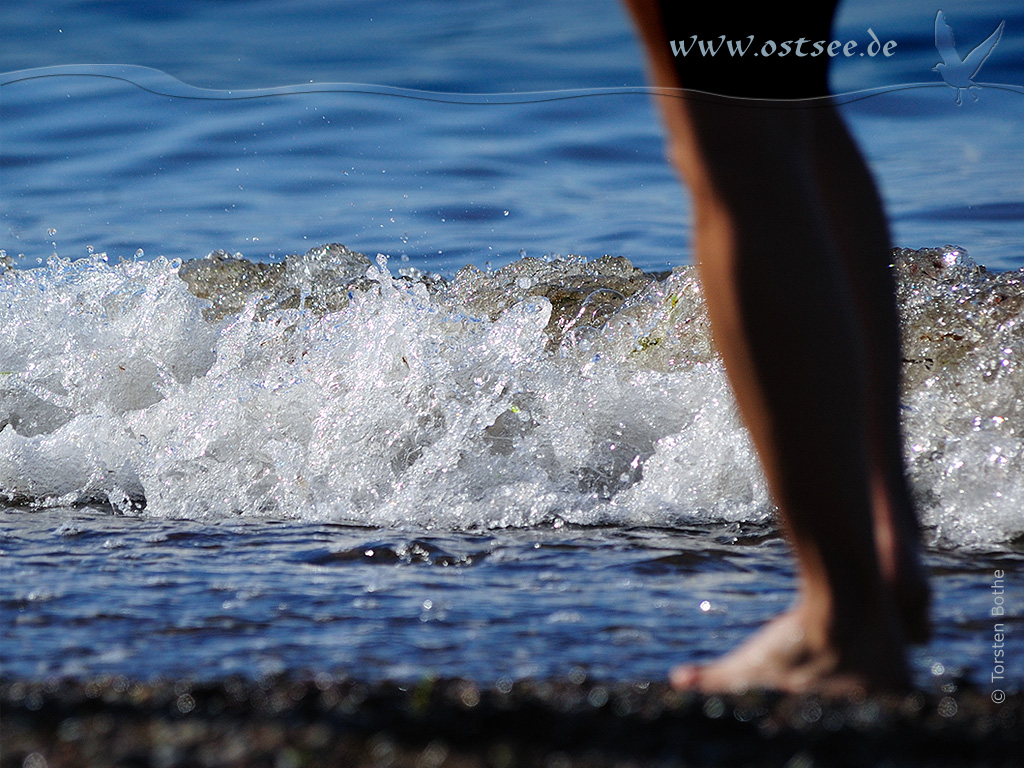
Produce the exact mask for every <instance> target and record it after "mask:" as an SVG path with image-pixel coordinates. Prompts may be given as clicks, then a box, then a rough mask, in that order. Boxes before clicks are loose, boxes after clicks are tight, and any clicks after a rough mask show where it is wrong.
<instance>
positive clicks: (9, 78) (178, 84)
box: [0, 64, 1024, 107]
mask: <svg viewBox="0 0 1024 768" xmlns="http://www.w3.org/2000/svg"><path fill="white" fill-rule="evenodd" d="M58 77H91V78H97V79H106V80H114V81H119V82H124V83H127V84H129V85H132V86H134V87H136V88H139V89H140V90H142V91H145V92H147V93H151V94H153V95H155V96H165V97H167V98H173V99H184V100H193V101H249V100H255V99H267V98H273V97H276V96H304V95H305V96H308V95H314V94H319V93H350V94H356V95H369V96H391V97H394V98H402V99H409V100H412V101H422V102H430V103H440V104H465V105H476V106H502V105H512V104H543V103H549V102H555V101H568V100H571V99H581V98H593V97H595V96H632V95H643V96H667V97H671V98H683V99H689V98H717V99H723V98H724V99H735V101H737V102H741V103H743V104H745V105H749V106H756V105H757V103H758V102H765V103H770V104H772V105H773V106H776V107H778V106H779V105H780V102H781V103H786V102H791V103H792V105H793V106H812V105H815V104H820V105H822V106H823V105H826V104H837V103H838V104H846V103H851V102H854V101H860V100H862V99H866V98H870V97H872V96H878V95H882V94H885V93H892V92H895V91H902V90H908V89H914V88H945V87H947V86H946V84H945V83H943V82H928V83H904V84H898V85H888V86H879V87H876V88H867V89H863V90H858V91H848V92H844V93H839V94H831V95H824V96H818V97H813V98H807V99H785V100H773V99H750V98H735V97H727V96H722V95H720V94H715V93H710V92H704V91H684V90H681V89H674V88H655V87H650V86H620V87H611V88H579V89H566V90H558V91H524V92H522V93H515V92H503V93H456V92H443V91H423V90H416V89H412V88H399V87H395V86H387V85H373V84H367V83H316V84H309V85H287V86H275V87H269V88H256V89H244V90H238V91H236V90H229V89H209V88H199V87H197V86H193V85H189V84H187V83H184V82H182V81H181V80H178V79H177V78H175V77H174V76H173V75H170V74H167V73H166V72H164V71H163V70H159V69H154V68H152V67H141V66H136V65H128V64H125V65H119V64H76V65H62V66H54V67H40V68H37V69H24V70H17V71H13V72H5V73H0V88H2V87H5V86H10V85H15V84H17V83H23V82H27V81H30V80H40V79H47V78H58ZM979 85H982V86H984V87H988V88H997V89H1001V90H1007V91H1011V92H1014V93H1020V94H1021V95H1024V87H1022V86H1017V85H1010V84H1002V83H982V84H979Z"/></svg>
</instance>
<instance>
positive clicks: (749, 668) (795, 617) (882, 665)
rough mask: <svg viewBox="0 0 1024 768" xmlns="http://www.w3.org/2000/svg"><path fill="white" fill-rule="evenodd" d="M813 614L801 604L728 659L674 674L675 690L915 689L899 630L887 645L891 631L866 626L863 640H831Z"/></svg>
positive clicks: (852, 692) (853, 692) (846, 693)
mask: <svg viewBox="0 0 1024 768" xmlns="http://www.w3.org/2000/svg"><path fill="white" fill-rule="evenodd" d="M808 616H810V612H808V611H805V610H803V609H802V608H801V607H799V606H797V607H796V608H793V609H792V610H790V611H789V612H788V613H784V614H782V615H780V616H778V617H776V618H775V619H773V620H772V621H770V622H769V623H768V624H766V625H765V626H764V627H762V628H761V629H760V630H759V631H758V632H757V633H756V634H755V635H753V636H752V637H751V638H750V639H749V640H747V641H746V642H745V643H744V644H743V645H741V646H740V647H739V648H738V649H736V650H735V651H733V652H732V653H730V654H728V655H727V656H724V657H722V658H721V659H719V660H717V661H715V662H712V663H710V664H707V665H703V666H700V665H684V666H680V667H676V668H675V669H673V670H672V672H671V674H670V676H669V678H670V681H671V683H672V686H673V687H674V688H676V689H678V690H692V691H699V692H701V693H725V694H735V693H743V692H746V691H749V690H772V691H780V692H783V693H818V694H822V695H825V696H834V697H843V698H846V697H853V696H858V695H862V694H864V693H868V692H875V691H882V690H901V689H905V688H908V687H909V685H910V682H909V681H910V677H909V673H908V670H907V667H906V663H905V660H904V658H903V653H902V643H901V639H900V638H899V637H898V635H899V633H898V632H897V633H896V635H897V638H896V639H895V640H891V641H889V642H885V641H883V640H882V637H883V636H884V635H886V634H887V633H886V632H884V631H882V630H880V629H879V628H877V627H872V626H864V627H862V628H861V630H860V631H858V633H857V634H858V635H860V636H859V637H856V638H854V637H849V636H847V637H842V638H838V640H839V642H835V641H832V642H830V641H828V640H827V639H826V638H825V637H823V636H821V633H815V632H813V631H811V628H810V627H811V625H810V623H809V622H808V620H807V618H808ZM815 634H818V635H819V637H815ZM888 634H890V635H891V633H888Z"/></svg>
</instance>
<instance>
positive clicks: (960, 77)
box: [932, 11, 1006, 106]
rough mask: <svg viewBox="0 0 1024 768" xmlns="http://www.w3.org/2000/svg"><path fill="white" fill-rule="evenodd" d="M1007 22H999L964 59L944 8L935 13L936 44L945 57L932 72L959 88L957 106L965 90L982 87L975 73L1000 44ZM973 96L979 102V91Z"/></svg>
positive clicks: (969, 90)
mask: <svg viewBox="0 0 1024 768" xmlns="http://www.w3.org/2000/svg"><path fill="white" fill-rule="evenodd" d="M1005 25H1006V22H1005V21H1001V22H999V26H998V27H996V31H995V32H993V33H992V34H991V35H989V36H988V37H986V38H985V40H984V42H982V43H981V44H980V45H979V46H978V47H977V48H975V49H974V50H973V51H971V52H970V53H969V54H967V57H966V58H964V59H961V58H960V54H959V53H957V52H956V43H955V42H954V41H953V30H952V28H951V27H950V26H949V24H947V23H946V15H945V14H944V13H943V12H942V11H939V12H938V13H937V14H935V47H936V48H937V49H938V50H939V56H941V57H942V61H940V62H939V63H938V64H936V65H935V66H934V67H932V71H933V72H938V73H939V74H940V75H942V79H943V80H945V81H946V85H948V86H949V87H950V88H953V89H954V90H956V103H957V106H959V105H960V104H962V103H963V97H962V94H961V92H962V91H964V90H966V91H967V92H968V93H971V88H980V87H981V86H979V85H977V84H976V83H975V82H974V76H975V75H977V74H978V70H979V69H981V65H982V64H983V63H984V62H985V59H987V58H988V55H989V54H990V53H992V49H993V48H995V47H996V43H998V42H999V38H1000V37H1002V36H1003V27H1004V26H1005ZM971 96H972V97H973V98H974V100H975V101H977V100H978V97H977V96H976V95H975V94H973V93H971Z"/></svg>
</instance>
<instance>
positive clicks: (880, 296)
mask: <svg viewBox="0 0 1024 768" xmlns="http://www.w3.org/2000/svg"><path fill="white" fill-rule="evenodd" d="M810 116H811V120H812V125H813V132H812V150H813V152H814V168H815V175H816V177H817V179H818V187H819V189H820V190H821V198H822V200H823V202H824V203H825V208H826V212H827V214H828V217H829V222H830V225H831V227H832V232H833V234H834V236H835V239H836V243H837V245H838V247H839V253H840V257H841V258H842V260H843V264H844V266H845V269H846V275H847V279H848V280H849V284H850V286H851V288H852V291H853V296H854V301H855V305H856V309H857V316H858V319H859V322H860V324H861V327H862V328H864V329H865V331H866V333H865V338H866V340H867V344H868V348H867V352H868V373H869V381H868V383H869V392H870V398H869V401H868V408H869V414H868V417H869V421H868V424H869V430H870V432H869V438H870V447H871V482H872V494H873V512H874V520H875V541H876V545H877V549H878V558H879V566H880V567H881V569H882V576H883V578H884V579H885V581H886V583H887V584H888V585H889V587H890V588H891V589H892V590H893V591H894V593H895V595H896V600H897V603H898V606H899V608H900V615H901V618H902V620H903V622H904V629H905V630H906V632H907V636H908V638H909V639H910V640H911V641H913V642H926V641H927V640H928V637H929V634H930V627H929V624H928V603H929V589H928V582H927V578H926V576H925V571H924V567H923V565H922V563H921V560H920V552H919V549H920V547H919V543H918V541H919V537H920V531H919V527H918V522H917V518H916V517H915V515H914V510H913V504H912V502H911V498H910V491H909V488H908V487H907V482H906V477H905V475H904V464H903V452H902V448H903V437H902V434H901V431H900V421H899V391H900V358H901V355H900V338H899V320H898V317H897V312H896V303H895V299H894V294H895V286H894V283H893V276H892V273H891V272H890V269H889V257H890V241H889V237H888V227H887V225H886V221H885V216H884V213H883V211H882V205H881V202H880V200H879V197H878V192H877V190H876V189H875V185H874V182H873V180H872V178H871V174H870V172H869V171H868V169H867V167H866V165H865V163H864V159H863V158H862V157H861V154H860V152H859V151H858V150H857V147H856V145H855V144H854V142H853V140H852V138H851V137H850V135H849V133H848V131H847V129H846V126H845V125H844V124H843V122H842V120H841V119H840V117H839V115H837V114H836V112H835V111H834V110H831V109H828V110H814V111H812V112H811V113H810Z"/></svg>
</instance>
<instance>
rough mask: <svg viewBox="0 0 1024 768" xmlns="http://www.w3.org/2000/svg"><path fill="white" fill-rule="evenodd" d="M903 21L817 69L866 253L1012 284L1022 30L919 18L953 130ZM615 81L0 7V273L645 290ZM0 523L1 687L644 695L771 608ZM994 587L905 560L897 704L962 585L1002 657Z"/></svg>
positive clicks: (522, 16)
mask: <svg viewBox="0 0 1024 768" xmlns="http://www.w3.org/2000/svg"><path fill="white" fill-rule="evenodd" d="M937 10H938V8H937V7H936V6H935V5H934V3H928V2H923V1H922V0H914V1H913V2H903V3H899V4H893V3H887V2H881V0H866V1H865V2H858V3H849V4H847V5H846V6H844V8H843V11H842V13H841V15H840V17H839V19H838V22H837V27H836V31H835V37H836V38H837V39H840V40H846V39H857V40H862V41H866V40H867V39H868V38H867V31H866V30H867V29H868V28H869V27H870V28H871V29H872V30H874V32H875V33H876V34H877V35H878V36H879V37H880V38H881V39H883V40H890V39H892V40H896V41H897V43H898V46H897V48H896V53H895V55H894V56H892V57H891V58H889V59H885V60H883V59H877V58H867V57H865V58H851V59H847V60H844V59H837V60H836V61H835V62H834V64H835V66H834V71H833V89H834V90H835V91H836V92H837V93H842V94H846V95H848V96H850V98H848V99H847V101H848V103H847V104H846V105H845V106H844V107H843V110H844V113H845V115H846V116H847V118H848V120H849V121H850V123H851V124H852V126H853V129H854V132H855V133H856V135H857V137H858V138H859V139H860V141H861V143H862V145H863V147H864V150H865V153H866V155H867V157H868V160H869V162H870V164H871V166H872V168H873V170H874V171H875V173H876V174H877V176H878V180H879V184H880V187H881V190H882V193H883V196H884V198H885V200H886V203H887V206H888V210H889V213H890V216H891V221H892V227H893V233H894V239H895V243H896V244H897V245H900V246H904V247H915V248H917V247H925V246H934V245H941V244H943V243H947V242H950V243H956V244H959V245H961V246H964V247H965V248H967V250H968V251H969V252H970V253H971V254H972V255H973V256H974V258H975V259H976V260H977V261H978V262H980V263H982V264H985V265H987V266H989V267H992V268H997V269H1009V268H1019V267H1021V266H1024V145H1022V143H1021V136H1024V92H1022V90H1021V87H1022V85H1024V66H1022V62H1024V8H1022V7H1021V5H1020V3H1019V2H1016V1H1014V0H998V1H995V2H966V0H959V1H957V2H949V3H943V5H942V10H943V11H944V12H945V14H946V17H947V19H948V21H949V23H950V24H951V26H953V28H954V29H955V31H956V35H957V41H958V45H961V46H963V47H964V50H969V49H970V47H972V46H973V45H976V44H977V43H978V42H980V41H981V40H983V39H984V38H985V37H986V36H987V35H988V34H989V33H990V32H991V31H992V30H994V29H995V28H996V26H997V25H998V24H999V22H1000V21H1005V23H1006V26H1005V31H1004V34H1003V37H1002V39H1001V41H1000V42H999V44H998V45H997V47H996V48H995V49H994V51H993V53H992V55H991V56H990V57H989V60H988V61H987V62H986V63H985V65H984V67H983V69H982V71H981V74H980V75H979V77H978V80H979V82H980V83H982V84H983V87H982V88H981V89H980V90H978V91H976V92H975V93H974V94H973V95H968V96H965V98H964V100H963V103H962V105H959V106H958V105H957V104H956V103H955V100H954V97H955V94H954V92H953V91H952V90H951V89H950V88H948V87H947V86H945V85H944V84H943V83H942V81H941V80H940V79H939V77H938V75H937V74H936V73H934V72H933V71H932V70H931V68H932V66H934V64H935V63H936V62H937V61H938V56H937V53H936V49H935V46H934V39H933V24H934V19H935V14H936V11H937ZM101 65H103V66H101ZM644 77H645V76H644V69H643V61H642V57H641V52H640V48H639V45H638V42H637V40H636V38H635V36H634V34H633V31H632V29H631V27H630V25H629V22H628V19H627V17H626V14H625V13H624V12H623V10H622V8H621V7H620V6H619V5H618V4H617V3H615V2H613V1H612V0H565V1H564V2H558V3H551V2H546V1H544V0H515V2H512V1H511V0H492V1H489V2H484V1H482V0H460V1H459V2H441V0H408V1H406V2H374V1H373V0H353V1H351V2H337V3H321V2H312V0H304V1H302V2H289V3H280V2H270V1H269V0H258V1H254V2H218V3H208V2H198V1H194V0H192V1H190V0H174V2H170V1H167V2H148V3H129V2H78V1H72V0H68V1H66V2H61V1H59V0H42V1H38V0H33V1H32V2H29V1H28V0H5V2H4V3H3V6H2V8H0V249H3V251H5V253H6V259H7V264H8V265H14V266H16V267H21V268H30V267H35V266H37V265H38V264H40V263H43V262H45V261H46V259H47V258H48V257H49V256H50V255H51V254H52V253H54V252H57V253H59V254H60V255H61V256H62V257H66V258H80V257H85V256H86V255H87V254H89V253H90V252H95V253H107V254H108V255H109V257H110V259H111V260H112V261H116V260H118V259H126V258H132V257H133V256H134V255H135V254H137V253H139V255H140V256H141V257H142V258H151V257H155V256H157V255H158V254H162V255H166V256H168V257H170V258H183V259H187V258H201V257H203V256H205V255H206V254H208V253H209V252H211V251H214V250H216V249H224V250H226V251H228V252H230V253H236V252H238V253H241V254H243V255H244V256H246V257H247V258H250V259H254V260H279V259H281V258H283V257H284V255H285V254H288V253H302V252H305V251H306V250H307V249H309V248H310V247H312V246H316V245H319V244H321V243H325V242H341V243H344V244H346V245H348V246H350V247H352V248H354V249H357V250H360V251H364V252H367V253H370V254H371V255H372V254H375V253H378V252H380V253H384V254H388V255H389V256H392V257H393V258H394V259H396V260H399V261H401V262H403V263H405V264H408V265H409V266H414V267H417V268H419V269H421V270H423V271H427V272H434V271H436V272H441V273H451V272H453V271H454V270H456V269H458V268H459V267H461V266H462V265H463V264H466V263H474V264H476V265H478V266H480V267H484V266H486V265H492V266H495V267H497V266H500V265H502V264H506V263H508V262H510V261H512V260H514V259H517V258H519V257H520V255H521V254H522V253H524V252H525V253H526V254H528V255H533V256H543V255H545V254H569V253H579V254H583V255H586V256H590V257H597V256H600V255H602V254H605V253H610V254H613V255H616V256H626V257H628V258H629V259H631V260H632V261H633V262H634V263H635V264H637V265H638V266H640V267H643V268H645V269H649V270H662V269H666V268H669V267H671V266H674V265H677V264H681V263H686V262H688V261H689V260H690V251H689V236H690V229H689V224H688V218H689V202H688V200H687V197H686V194H685V192H684V191H683V189H682V188H681V187H680V185H679V183H678V181H677V179H676V178H675V176H674V175H673V173H672V172H671V170H670V169H669V167H668V166H667V164H666V163H665V159H664V149H663V142H664V137H663V131H662V127H661V125H660V123H659V121H658V118H657V115H656V113H655V111H654V108H653V105H652V101H651V98H650V96H649V95H648V94H647V93H645V92H644V88H645V86H646V82H645V79H644ZM331 84H335V85H331ZM355 84H365V85H368V86H373V87H359V86H358V85H355ZM268 89H270V90H268ZM274 89H276V90H274ZM397 89H404V90H397ZM472 94H491V95H494V94H505V95H506V96H505V98H503V99H487V98H469V99H467V98H464V97H465V96H466V95H472ZM531 94H533V95H531ZM858 94H859V95H858ZM975 96H976V97H977V99H975V98H974V97H975ZM751 170H752V172H754V171H755V169H751ZM140 252H141V253H140ZM0 515H2V523H3V527H2V529H0V550H2V551H0V555H2V556H3V561H2V563H3V565H2V568H3V578H2V582H3V587H2V588H0V597H2V600H0V608H2V618H3V621H2V622H0V623H2V626H3V627H4V629H3V634H2V638H3V651H2V654H3V665H4V671H5V674H9V675H10V674H13V675H16V676H23V677H33V676H34V677H45V676H49V675H64V674H71V675H80V676H87V675H90V674H96V673H110V674H130V675H135V676H139V677H148V676H153V675H169V676H174V675H185V674H192V675H195V676H198V677H213V676H218V675H223V674H233V673H241V674H253V675H255V674H260V673H262V672H278V671H294V670H298V669H307V668H310V667H312V668H314V669H331V670H341V671H342V672H344V673H347V674H356V675H362V676H365V677H385V676H393V677H401V678H416V677H419V676H422V675H425V674H465V675H469V676H474V677H477V678H478V679H482V680H489V679H495V678H498V677H502V676H508V677H513V678H518V677H525V676H531V675H560V674H568V672H569V670H571V669H573V668H575V667H580V668H582V669H585V670H586V671H588V672H589V673H591V674H594V675H599V676H604V677H613V676H621V677H634V678H644V677H648V678H658V677H660V676H661V675H662V674H663V672H664V670H665V669H666V668H667V665H668V663H670V662H673V661H683V660H687V659H700V658H707V657H710V656H713V655H714V654H716V653H717V652H719V651H720V650H721V649H722V648H723V647H727V646H730V645H732V644H734V643H736V642H738V641H739V640H740V639H741V638H742V637H743V636H744V635H745V634H747V633H748V632H749V631H751V630H752V629H753V628H754V627H756V626H757V625H758V624H759V623H760V622H762V621H763V620H764V619H766V618H767V617H768V616H770V615H772V614H774V613H776V612H777V611H778V610H781V609H782V608H784V607H785V605H787V604H788V603H789V601H790V599H791V597H792V594H791V592H789V591H788V589H789V586H790V585H791V583H792V582H791V577H792V572H791V566H790V561H789V558H788V555H787V553H786V550H785V547H784V545H783V543H782V541H781V540H780V539H779V538H778V536H777V535H776V532H775V531H774V530H771V529H767V530H766V529H763V528H755V529H754V530H750V529H749V527H745V526H717V527H716V526H711V527H709V528H707V529H695V530H668V531H666V530H646V529H614V528H612V529H607V530H605V529H598V530H561V531H559V530H547V529H545V530H537V531H530V530H526V531H513V532H486V533H480V534H479V535H477V534H474V533H465V532H462V533H458V534H447V533H445V532H443V531H442V532H437V531H422V530H417V529H415V526H413V527H412V529H411V530H409V531H383V532H378V531H372V530H366V529H352V528H345V527H342V526H329V525H311V524H306V523H297V522H294V521H288V520H282V521H277V520H270V521H251V520H240V521H232V520H229V521H220V522H214V523H197V522H195V523H186V522H183V521H164V520H151V519H145V518H141V519H140V518H123V517H117V516H114V515H113V514H111V512H110V511H109V510H106V509H103V510H95V509H91V508H87V509H81V508H80V509H55V510H54V509H50V510H31V511H29V510H25V509H16V508H14V507H7V508H4V509H0ZM1020 560H1021V558H1020V553H1019V551H1018V550H1014V549H1013V547H1009V548H1008V549H1007V550H1006V551H999V552H994V553H983V554H977V553H969V552H968V553H963V552H932V553H930V555H929V565H930V566H931V567H932V569H933V571H934V572H935V574H936V577H937V582H936V583H937V584H938V586H939V589H938V595H937V600H936V617H937V626H938V631H937V639H936V641H935V642H934V643H933V644H932V646H929V647H928V648H926V649H923V650H921V651H919V652H918V655H917V656H916V657H915V662H916V665H917V666H916V669H917V672H918V675H919V678H920V679H924V680H927V679H930V677H931V676H932V675H935V676H936V678H937V679H938V680H940V681H943V682H944V681H947V680H948V679H949V678H950V677H951V676H952V675H954V674H956V673H959V672H964V673H965V674H967V675H968V676H969V677H971V678H973V679H974V680H975V681H977V682H984V681H985V680H986V675H987V674H988V673H989V672H990V671H991V661H992V659H991V655H990V649H989V646H990V644H991V637H992V622H991V618H990V616H989V611H990V609H991V608H992V605H993V604H992V596H991V593H990V586H991V583H992V579H993V572H994V570H995V569H997V568H1005V569H1006V571H1007V572H1008V573H1014V574H1018V578H1017V580H1016V581H1011V587H1012V588H1013V589H1014V590H1016V591H1015V592H1014V593H1013V594H1014V595H1016V598H1015V599H1016V600H1017V603H1016V606H1017V607H1015V608H1014V609H1013V617H1014V618H1013V621H1014V622H1016V623H1015V624H1014V626H1017V627H1019V626H1020V623H1021V619H1020V615H1021V613H1020V612H1021V607H1020V606H1021V605H1022V604H1024V603H1022V601H1021V590H1020V583H1021V582H1020V580H1019V573H1020V570H1021V569H1020ZM1018 636H1019V633H1018ZM1021 649H1022V646H1021V645H1020V642H1019V641H1017V644H1016V645H1015V646H1014V652H1015V653H1016V656H1014V660H1015V661H1014V664H1015V665H1017V666H1016V667H1015V668H1018V669H1019V664H1020V661H1019V660H1020V659H1021V658H1024V654H1022V653H1021ZM1017 687H1019V682H1018V683H1017Z"/></svg>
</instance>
